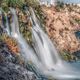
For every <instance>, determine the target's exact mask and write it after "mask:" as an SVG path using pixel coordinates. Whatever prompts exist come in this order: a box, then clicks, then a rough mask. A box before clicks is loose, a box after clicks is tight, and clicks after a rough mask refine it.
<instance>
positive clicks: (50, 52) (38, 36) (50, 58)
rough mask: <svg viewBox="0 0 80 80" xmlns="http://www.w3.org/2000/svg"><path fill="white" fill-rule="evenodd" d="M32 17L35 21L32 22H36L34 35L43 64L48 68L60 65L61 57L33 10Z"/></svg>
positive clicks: (33, 30) (34, 23)
mask: <svg viewBox="0 0 80 80" xmlns="http://www.w3.org/2000/svg"><path fill="white" fill-rule="evenodd" d="M31 16H32V19H33V20H32V21H34V22H33V28H32V35H33V42H34V48H35V50H36V53H37V54H38V55H39V56H40V58H41V61H44V62H43V63H45V64H46V66H50V67H52V68H53V67H54V65H55V64H56V63H58V62H59V63H60V62H61V61H62V60H61V58H60V55H59V54H58V52H57V50H56V48H55V47H54V45H53V43H52V42H51V40H50V39H49V37H48V36H47V35H46V34H45V33H44V32H43V30H42V29H41V26H40V24H39V21H38V20H37V18H36V16H35V14H34V11H33V10H31ZM48 68H49V67H48Z"/></svg>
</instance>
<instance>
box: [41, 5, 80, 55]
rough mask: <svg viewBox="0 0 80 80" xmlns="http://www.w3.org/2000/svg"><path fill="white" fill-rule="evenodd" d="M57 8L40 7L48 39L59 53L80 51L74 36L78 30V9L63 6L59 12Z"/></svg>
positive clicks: (79, 8) (79, 45)
mask: <svg viewBox="0 0 80 80" xmlns="http://www.w3.org/2000/svg"><path fill="white" fill-rule="evenodd" d="M57 8H58V7H53V6H52V7H49V8H47V7H44V6H43V7H42V10H43V13H44V16H45V22H46V30H47V32H48V35H49V37H50V38H51V40H52V41H54V42H55V43H56V46H57V48H58V49H59V51H68V52H70V53H73V52H75V51H77V50H80V42H79V40H78V39H77V38H76V36H75V32H76V31H78V30H80V14H79V11H80V7H77V6H73V5H72V6H71V5H67V6H66V5H64V6H63V8H59V10H60V11H57Z"/></svg>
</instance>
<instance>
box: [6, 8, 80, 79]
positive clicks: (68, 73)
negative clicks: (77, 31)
mask: <svg viewBox="0 0 80 80" xmlns="http://www.w3.org/2000/svg"><path fill="white" fill-rule="evenodd" d="M10 11H11V14H12V22H11V23H10V25H11V37H13V38H15V39H16V41H17V42H18V45H19V48H20V51H21V55H22V56H23V58H24V61H25V63H26V64H27V63H28V62H30V63H31V64H34V65H35V68H36V70H37V71H36V72H37V74H38V73H40V74H41V75H44V76H46V77H47V78H48V77H51V78H55V79H59V80H60V79H61V80H64V79H65V80H70V79H72V80H74V79H80V71H79V70H78V69H77V68H78V67H77V68H76V67H73V66H74V65H72V66H71V65H70V64H69V63H67V62H65V61H63V60H62V59H61V58H60V56H59V54H58V52H57V50H56V49H55V47H54V45H53V44H52V42H51V40H50V39H49V38H48V36H47V35H46V34H45V33H44V32H43V30H42V29H41V26H40V24H39V21H38V20H37V18H36V16H35V13H34V11H33V10H32V9H31V16H30V19H31V21H32V24H33V27H32V35H33V37H32V38H33V43H34V45H33V47H34V49H35V52H36V53H35V52H34V51H33V49H32V48H31V47H30V46H29V45H28V43H27V42H26V41H25V39H24V38H23V36H22V35H21V33H20V32H19V24H18V18H17V15H16V10H15V9H13V8H10ZM7 25H8V24H7ZM7 28H8V27H7ZM36 55H38V56H36ZM79 66H80V65H79Z"/></svg>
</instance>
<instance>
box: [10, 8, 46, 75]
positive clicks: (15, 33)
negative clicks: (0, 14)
mask: <svg viewBox="0 0 80 80" xmlns="http://www.w3.org/2000/svg"><path fill="white" fill-rule="evenodd" d="M10 11H11V13H12V23H11V31H12V32H11V36H12V37H13V38H15V39H16V40H17V42H18V44H19V48H20V51H21V53H22V54H21V55H22V56H23V57H24V61H25V62H26V63H28V62H30V63H32V64H33V65H34V66H35V69H36V70H37V71H35V72H37V74H38V73H39V74H42V71H43V70H45V68H44V67H42V64H41V63H40V61H39V60H38V58H37V56H36V55H35V53H34V51H33V50H32V48H31V47H30V46H29V45H28V44H27V42H26V41H25V40H24V38H23V37H22V35H21V34H20V32H19V24H18V18H17V15H16V10H15V9H13V8H10Z"/></svg>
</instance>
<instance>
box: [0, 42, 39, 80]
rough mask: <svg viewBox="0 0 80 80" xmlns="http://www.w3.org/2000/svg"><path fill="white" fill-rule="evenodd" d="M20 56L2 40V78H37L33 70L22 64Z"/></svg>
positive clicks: (24, 79)
mask: <svg viewBox="0 0 80 80" xmlns="http://www.w3.org/2000/svg"><path fill="white" fill-rule="evenodd" d="M18 57H19V56H17V55H15V54H14V53H13V52H11V51H10V50H9V48H8V46H7V44H6V43H4V42H3V41H0V80H37V77H36V75H35V74H34V73H33V72H30V71H29V70H27V69H26V68H24V66H23V65H21V63H20V62H21V61H20V60H21V59H19V58H18Z"/></svg>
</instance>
